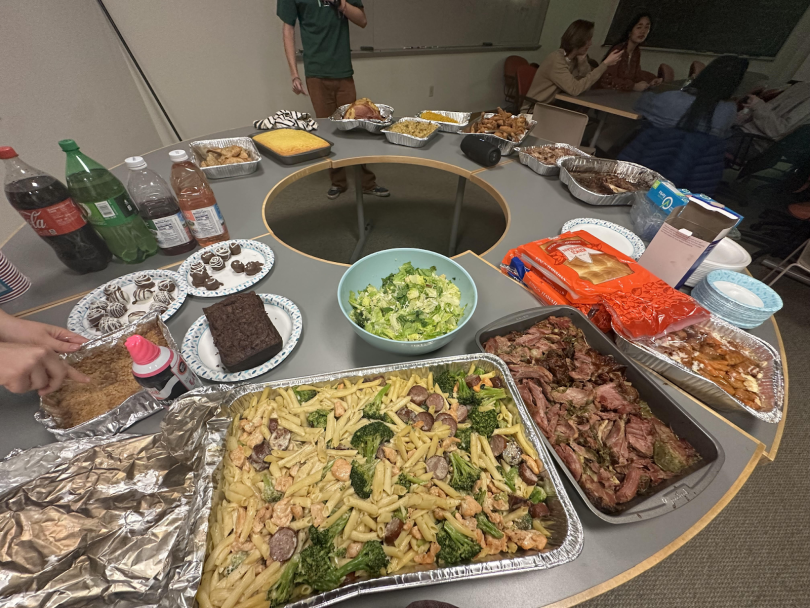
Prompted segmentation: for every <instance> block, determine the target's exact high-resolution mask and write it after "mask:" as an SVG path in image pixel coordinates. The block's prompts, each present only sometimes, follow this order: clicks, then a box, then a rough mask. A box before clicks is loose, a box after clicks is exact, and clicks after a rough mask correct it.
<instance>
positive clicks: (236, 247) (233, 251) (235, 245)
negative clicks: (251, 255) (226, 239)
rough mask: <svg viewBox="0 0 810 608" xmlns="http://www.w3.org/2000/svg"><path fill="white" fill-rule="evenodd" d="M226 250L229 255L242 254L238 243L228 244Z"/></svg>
mask: <svg viewBox="0 0 810 608" xmlns="http://www.w3.org/2000/svg"><path fill="white" fill-rule="evenodd" d="M228 249H229V250H230V252H231V255H239V254H240V253H242V246H241V245H240V244H239V243H228Z"/></svg>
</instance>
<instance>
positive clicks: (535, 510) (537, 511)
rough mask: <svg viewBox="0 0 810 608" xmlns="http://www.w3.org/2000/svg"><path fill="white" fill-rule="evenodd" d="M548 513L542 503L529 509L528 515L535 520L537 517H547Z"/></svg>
mask: <svg viewBox="0 0 810 608" xmlns="http://www.w3.org/2000/svg"><path fill="white" fill-rule="evenodd" d="M549 514H550V511H549V510H548V506H547V505H546V503H544V502H538V503H537V504H536V505H532V506H531V507H529V515H531V516H532V517H534V518H535V519H537V518H538V517H548V516H549Z"/></svg>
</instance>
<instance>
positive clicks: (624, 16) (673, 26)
mask: <svg viewBox="0 0 810 608" xmlns="http://www.w3.org/2000/svg"><path fill="white" fill-rule="evenodd" d="M808 6H810V0H648V1H646V2H645V1H644V0H620V2H619V6H618V8H617V9H616V12H615V13H614V15H613V22H612V23H611V25H610V31H609V32H608V35H607V38H606V39H605V44H608V45H612V44H615V43H616V42H618V41H619V40H620V39H621V37H622V35H623V34H624V32H625V30H626V29H627V27H628V24H629V23H630V21H632V20H633V18H634V17H635V16H636V15H638V14H639V13H641V12H647V13H649V14H650V15H651V16H652V20H653V29H652V32H650V36H649V37H648V38H647V42H646V46H648V47H654V48H662V49H678V50H683V51H697V52H706V53H721V54H722V53H731V54H735V55H748V56H752V57H775V56H776V54H777V53H778V52H779V49H781V48H782V45H783V44H784V43H785V40H787V38H788V36H789V35H790V32H791V31H792V30H793V28H794V27H795V26H796V24H797V23H798V22H799V19H800V18H801V17H802V15H803V14H804V12H805V11H806V10H807V8H808Z"/></svg>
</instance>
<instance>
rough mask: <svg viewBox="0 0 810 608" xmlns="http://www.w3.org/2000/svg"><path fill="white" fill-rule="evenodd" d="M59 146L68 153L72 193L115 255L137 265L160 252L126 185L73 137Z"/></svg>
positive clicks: (68, 182) (69, 189) (64, 140)
mask: <svg viewBox="0 0 810 608" xmlns="http://www.w3.org/2000/svg"><path fill="white" fill-rule="evenodd" d="M59 147H60V148H62V150H64V151H65V152H66V153H67V169H66V171H65V172H66V174H67V176H66V177H67V187H68V191H69V192H70V196H71V197H73V200H74V201H75V202H76V203H77V204H78V205H79V207H80V208H81V210H82V213H83V214H84V217H85V219H86V220H87V222H88V223H89V224H91V225H92V226H93V228H94V229H95V231H96V232H98V233H99V234H100V235H101V238H103V239H104V241H105V242H106V243H107V247H109V248H110V251H112V253H113V255H115V256H116V257H118V258H119V259H121V261H123V262H125V263H127V264H137V263H139V262H143V261H144V260H145V259H146V258H148V257H149V256H151V255H154V254H155V253H157V250H158V245H157V241H156V240H155V237H154V236H153V235H152V233H151V232H150V231H149V229H148V228H147V227H146V224H144V221H143V220H142V219H141V216H140V215H138V209H137V207H136V206H135V203H133V202H132V199H131V198H129V194H127V191H126V188H124V184H122V183H121V182H120V181H119V180H118V178H117V177H115V176H114V175H113V174H112V173H110V172H109V171H107V169H105V168H104V167H102V166H101V165H100V164H98V163H97V162H96V161H94V160H93V159H92V158H90V157H88V156H85V155H84V154H82V153H81V152H80V151H79V146H78V145H76V142H75V141H73V140H72V139H63V140H62V141H60V142H59Z"/></svg>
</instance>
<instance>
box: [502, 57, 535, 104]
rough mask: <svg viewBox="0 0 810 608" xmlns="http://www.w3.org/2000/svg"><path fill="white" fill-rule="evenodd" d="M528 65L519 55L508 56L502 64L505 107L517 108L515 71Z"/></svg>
mask: <svg viewBox="0 0 810 608" xmlns="http://www.w3.org/2000/svg"><path fill="white" fill-rule="evenodd" d="M527 65H529V62H528V60H527V59H525V58H524V57H521V56H520V55H509V57H507V58H506V60H505V61H504V63H503V96H504V98H505V99H506V105H507V107H512V108H518V109H519V107H520V106H519V105H518V90H517V79H516V74H517V70H518V68H520V67H523V66H527Z"/></svg>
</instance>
